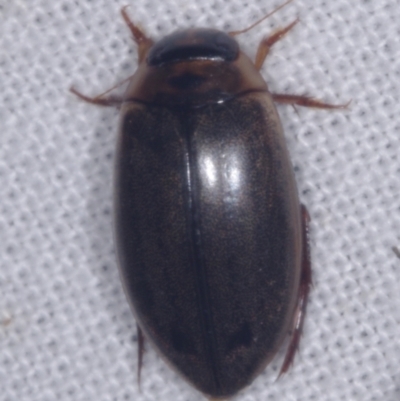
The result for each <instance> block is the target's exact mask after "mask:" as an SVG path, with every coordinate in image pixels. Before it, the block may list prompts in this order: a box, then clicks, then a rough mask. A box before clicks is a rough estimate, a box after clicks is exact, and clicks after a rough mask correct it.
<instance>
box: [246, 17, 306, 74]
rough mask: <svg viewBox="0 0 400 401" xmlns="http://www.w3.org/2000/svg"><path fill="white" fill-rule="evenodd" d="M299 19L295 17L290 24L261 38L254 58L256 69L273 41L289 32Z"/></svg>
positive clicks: (263, 59) (260, 64) (260, 65)
mask: <svg viewBox="0 0 400 401" xmlns="http://www.w3.org/2000/svg"><path fill="white" fill-rule="evenodd" d="M298 22H299V19H298V18H296V19H295V20H294V21H293V22H292V23H291V24H289V25H288V26H286V27H285V28H282V29H279V31H277V32H275V33H274V34H272V35H271V36H268V37H267V38H265V39H263V40H262V41H261V42H260V44H259V45H258V49H257V54H256V60H255V62H254V65H255V67H256V68H257V70H260V69H261V67H262V66H263V64H264V61H265V59H266V58H267V56H268V53H269V51H270V50H271V47H272V45H273V44H274V43H276V42H277V41H278V40H280V39H282V37H283V36H284V35H285V34H286V33H287V32H289V31H290V30H291V29H292V28H293V27H294V26H295V25H296V24H297V23H298Z"/></svg>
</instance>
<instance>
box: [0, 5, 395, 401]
mask: <svg viewBox="0 0 400 401" xmlns="http://www.w3.org/2000/svg"><path fill="white" fill-rule="evenodd" d="M127 2H128V1H127V0H121V1H113V0H97V1H83V0H75V1H67V0H65V1H50V0H31V1H26V0H13V1H11V0H2V1H1V2H0V141H1V142H0V143H1V146H0V153H1V154H0V189H1V197H0V294H1V296H0V385H1V391H0V400H1V401H55V400H59V401H64V400H73V401H79V400H82V401H92V400H93V401H111V400H112V401H117V400H118V401H120V400H121V401H122V400H124V401H126V400H135V401H142V400H149V401H150V400H151V401H152V400H157V401H158V400H160V401H169V400H173V401H183V400H185V401H186V400H190V401H200V400H203V399H204V397H203V396H202V395H201V394H199V393H198V392H196V391H195V390H193V389H192V388H191V387H190V386H189V385H187V384H186V383H184V382H183V381H182V379H181V378H180V377H178V376H177V375H176V374H175V373H174V372H172V371H171V370H170V369H169V367H167V366H166V365H165V364H164V362H162V361H161V360H160V358H159V357H158V356H157V355H156V354H155V352H154V351H153V350H152V349H151V347H149V346H148V347H147V353H146V355H145V362H144V368H143V380H142V392H141V393H139V390H138V386H137V383H136V372H137V370H136V357H137V350H136V345H137V344H136V328H135V322H134V319H133V317H132V315H131V313H130V310H129V307H128V304H127V302H126V300H125V296H124V294H123V291H122V288H121V284H120V281H119V276H118V271H117V265H116V260H115V254H114V245H113V235H112V232H113V231H112V215H111V209H112V169H113V155H114V146H115V137H116V127H117V122H118V112H117V110H114V109H112V108H99V107H95V106H91V105H88V104H86V103H84V102H81V101H79V100H78V99H77V98H76V97H74V96H73V95H71V94H70V93H69V92H68V88H69V86H70V85H72V84H74V85H75V86H76V87H77V88H78V89H80V90H81V91H83V92H84V93H87V94H89V95H95V94H98V93H101V92H102V91H104V90H106V89H108V88H109V87H111V86H113V85H114V84H115V83H116V82H118V81H119V80H121V79H123V78H124V77H127V76H128V75H130V74H131V73H132V72H133V71H134V70H135V67H136V61H137V58H136V53H135V45H134V43H133V41H132V40H131V39H130V32H129V31H128V29H127V28H126V26H125V25H124V23H123V21H122V18H121V17H120V14H119V10H120V8H121V6H123V5H125V4H127ZM277 4H278V3H277V2H276V1H267V0H230V1H228V0H226V1H224V0H210V1H207V0H204V2H203V3H200V2H197V3H196V2H195V1H188V0H164V1H163V2H157V1H155V0H134V1H132V2H131V3H130V5H131V7H130V8H129V10H128V11H129V14H130V15H131V17H132V19H133V20H134V21H136V22H138V23H140V24H141V26H142V27H143V28H144V29H145V30H146V32H148V34H149V35H150V36H152V37H154V38H160V37H162V36H163V35H165V34H167V33H169V32H171V31H173V30H175V29H177V28H184V27H193V26H205V27H214V28H220V29H225V30H236V29H240V28H243V27H246V26H247V25H249V24H250V23H251V22H253V21H255V20H256V19H257V18H258V17H260V16H261V15H262V14H265V13H266V12H268V11H270V10H271V9H272V8H273V7H274V6H276V5H277ZM297 16H299V18H300V23H299V24H298V25H297V26H296V27H295V28H294V29H293V31H292V32H290V34H288V35H287V36H286V37H285V39H284V40H282V41H281V42H279V43H278V44H276V46H275V47H274V48H273V52H272V54H271V56H270V57H269V58H268V60H267V62H266V64H265V66H264V68H263V75H264V76H265V78H266V80H267V82H268V83H269V86H270V89H271V91H274V92H281V93H295V94H308V95H314V96H317V97H319V98H321V99H323V100H325V101H329V102H332V103H345V102H347V101H348V100H349V99H352V103H351V106H350V107H349V109H348V110H345V111H319V110H313V109H304V108H299V109H298V114H296V112H295V111H294V110H293V108H292V107H290V106H279V107H278V109H279V112H280V114H281V117H282V121H283V125H284V128H285V135H286V137H287V142H288V146H289V150H290V153H291V155H292V160H293V164H294V166H295V170H296V176H297V181H298V185H299V190H300V197H301V199H302V201H303V202H304V203H305V204H306V205H307V207H308V209H309V211H310V214H311V217H312V224H311V230H312V231H311V246H312V259H313V268H314V287H313V290H312V293H311V299H310V303H309V308H308V316H307V320H306V325H305V332H304V336H303V339H302V343H301V350H300V355H298V356H297V357H296V360H295V363H294V366H293V368H292V369H291V370H290V372H289V373H288V374H286V375H285V376H284V377H282V378H280V379H279V380H277V381H276V376H277V371H278V369H279V366H280V363H281V362H282V353H280V354H279V355H278V357H277V359H276V360H275V361H274V362H273V363H272V364H271V365H270V366H269V367H268V368H267V369H266V371H265V372H264V373H263V374H261V375H260V376H259V377H258V379H257V380H255V382H254V383H253V384H252V385H251V386H250V387H249V388H247V389H245V390H243V391H242V392H241V393H240V394H239V395H238V396H237V397H236V398H235V399H236V400H241V401H251V400H259V401H261V400H262V401H272V400H274V401H275V400H276V401H292V400H298V401H300V400H301V401H308V400H318V401H325V400H331V401H339V400H346V401H348V400H355V401H357V400H360V401H361V400H362V401H372V400H379V401H382V400H384V401H396V400H399V399H400V364H399V360H400V339H399V337H400V327H399V322H400V284H399V283H400V259H399V258H397V257H396V256H395V254H394V252H393V251H392V247H393V246H399V247H400V211H399V209H400V182H399V178H400V177H399V175H400V174H399V171H400V160H399V149H400V120H399V103H400V99H399V96H400V23H399V21H400V2H399V1H396V0H392V1H390V0H381V1H372V0H371V1H368V0H365V1H356V0H355V1H347V0H338V1H335V2H333V1H331V2H327V1H324V0H316V1H312V2H311V1H306V0H296V1H294V2H293V3H291V4H290V5H288V6H287V7H286V8H285V9H283V10H281V11H280V12H279V13H277V14H276V15H274V16H273V17H271V18H270V19H269V20H268V21H266V22H264V23H263V24H262V25H260V26H258V27H256V28H255V29H253V30H252V31H251V32H249V33H248V34H245V35H242V36H241V37H240V38H239V40H240V43H241V45H242V47H243V49H244V50H245V51H246V52H247V53H248V54H249V55H250V56H252V57H254V54H255V50H256V48H257V44H258V42H259V40H260V39H261V38H262V37H263V36H265V35H266V34H268V33H269V32H271V31H273V29H276V28H278V27H282V26H284V25H285V24H288V23H289V22H291V21H292V20H294V19H295V18H296V17H297Z"/></svg>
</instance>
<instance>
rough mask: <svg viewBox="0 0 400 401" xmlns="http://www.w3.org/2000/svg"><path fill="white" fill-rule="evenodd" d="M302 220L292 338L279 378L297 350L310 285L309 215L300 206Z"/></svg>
mask: <svg viewBox="0 0 400 401" xmlns="http://www.w3.org/2000/svg"><path fill="white" fill-rule="evenodd" d="M301 220H302V241H303V245H302V258H301V275H300V286H299V295H298V300H297V306H296V310H295V313H294V316H293V326H292V338H291V340H290V343H289V346H288V349H287V351H286V356H285V360H284V361H283V364H282V368H281V371H280V373H279V376H281V375H282V374H283V373H286V372H287V371H288V369H289V367H290V365H291V364H292V362H293V359H294V356H295V354H296V351H297V350H298V348H299V342H300V337H301V333H302V331H303V325H304V318H305V315H306V309H307V301H308V295H309V293H310V287H311V284H312V274H311V259H310V247H309V241H308V227H309V223H310V215H309V214H308V211H307V209H306V207H305V206H304V205H301Z"/></svg>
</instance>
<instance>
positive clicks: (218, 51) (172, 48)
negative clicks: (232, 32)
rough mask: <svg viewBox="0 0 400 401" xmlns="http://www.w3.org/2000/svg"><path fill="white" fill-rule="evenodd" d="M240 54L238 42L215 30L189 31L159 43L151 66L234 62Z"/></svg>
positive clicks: (151, 58)
mask: <svg viewBox="0 0 400 401" xmlns="http://www.w3.org/2000/svg"><path fill="white" fill-rule="evenodd" d="M238 54H239V45H238V44H237V42H236V41H235V40H234V39H233V38H232V37H230V36H229V35H227V34H226V33H224V32H221V31H217V30H215V29H189V30H186V31H179V32H175V33H173V34H171V35H169V36H166V37H165V38H164V39H161V40H160V41H159V42H157V43H156V44H155V45H154V46H153V47H152V48H151V50H150V52H149V56H148V58H147V62H148V64H149V65H150V66H160V65H163V64H166V63H174V62H178V61H188V60H221V61H233V60H235V59H236V57H237V56H238Z"/></svg>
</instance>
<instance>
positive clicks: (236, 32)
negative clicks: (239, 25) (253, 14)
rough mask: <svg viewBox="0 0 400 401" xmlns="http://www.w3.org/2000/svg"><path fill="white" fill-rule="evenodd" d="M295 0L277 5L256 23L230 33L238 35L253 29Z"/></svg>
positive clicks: (229, 33)
mask: <svg viewBox="0 0 400 401" xmlns="http://www.w3.org/2000/svg"><path fill="white" fill-rule="evenodd" d="M292 1H293V0H288V1H287V2H285V3H283V4H281V5H280V6H278V7H276V8H275V10H272V11H271V12H270V13H268V14H267V15H264V17H262V18H261V19H259V20H258V21H256V22H255V23H254V24H252V25H250V26H249V27H247V28H245V29H242V30H240V31H231V32H228V35H231V36H236V35H240V34H241V33H245V32H247V31H250V29H253V28H254V27H255V26H256V25H258V24H260V23H261V22H263V21H264V20H265V19H267V18H268V17H270V16H271V15H272V14H275V13H276V12H277V11H279V10H280V9H281V8H283V7H285V6H286V5H288V4H289V3H291V2H292Z"/></svg>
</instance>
